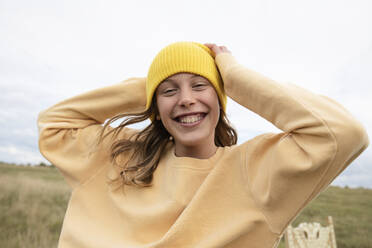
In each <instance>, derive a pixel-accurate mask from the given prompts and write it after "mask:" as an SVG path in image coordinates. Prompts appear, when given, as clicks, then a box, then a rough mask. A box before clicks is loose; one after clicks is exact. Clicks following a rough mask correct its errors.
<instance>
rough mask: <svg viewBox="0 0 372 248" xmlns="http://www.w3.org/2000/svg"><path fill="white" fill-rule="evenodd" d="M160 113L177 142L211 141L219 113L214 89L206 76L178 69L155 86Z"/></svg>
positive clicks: (202, 143) (197, 143) (193, 144)
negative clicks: (176, 72)
mask: <svg viewBox="0 0 372 248" xmlns="http://www.w3.org/2000/svg"><path fill="white" fill-rule="evenodd" d="M156 101H157V107H158V110H159V116H160V118H161V121H162V123H163V125H164V127H165V128H166V129H167V131H168V132H169V133H170V134H171V135H172V136H173V138H174V141H175V144H176V149H177V146H184V147H197V146H201V147H205V146H209V145H214V135H215V128H216V126H217V123H218V119H219V115H220V107H219V101H218V96H217V93H216V91H215V89H214V87H213V85H212V84H211V83H210V82H209V81H208V79H206V78H204V77H202V76H199V75H196V74H192V73H178V74H175V75H172V76H171V77H169V78H167V79H166V80H164V81H163V82H162V83H161V84H160V85H159V86H158V88H157V90H156Z"/></svg>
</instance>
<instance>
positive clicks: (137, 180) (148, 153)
mask: <svg viewBox="0 0 372 248" xmlns="http://www.w3.org/2000/svg"><path fill="white" fill-rule="evenodd" d="M157 114H158V109H157V106H156V102H155V99H153V101H152V104H151V106H150V108H149V109H147V110H146V111H143V112H139V113H133V114H120V115H117V116H115V117H112V118H111V119H109V120H108V121H107V122H106V123H105V125H104V127H103V129H102V130H101V132H100V133H99V140H98V144H99V143H101V142H102V141H103V139H105V138H106V137H108V136H109V135H110V134H113V136H112V137H113V139H114V142H113V143H112V145H111V153H110V157H111V161H112V162H113V164H114V166H116V167H117V168H119V170H120V177H119V178H117V179H116V180H120V183H121V185H134V186H142V187H149V186H151V182H152V178H153V173H154V171H155V170H156V168H157V166H158V164H159V160H160V158H161V156H162V153H163V152H164V149H165V147H166V145H167V143H168V142H169V138H170V136H171V135H170V134H169V133H168V131H167V130H166V129H165V127H164V126H163V124H162V122H161V120H156V118H153V121H152V122H151V124H149V125H148V126H147V127H145V128H144V129H142V130H140V131H139V132H136V133H134V134H133V135H132V136H131V137H129V138H126V139H117V137H118V135H119V134H120V132H122V131H123V129H124V128H125V127H127V126H128V125H131V124H135V123H139V122H142V121H145V120H147V119H148V118H150V117H153V116H156V115H157ZM121 118H124V120H123V121H122V122H121V123H120V125H118V126H117V127H115V128H113V129H111V130H110V131H108V132H107V133H106V134H104V133H105V130H106V129H107V128H108V126H109V125H110V124H112V123H113V122H115V121H117V120H119V119H121ZM116 139H117V140H116ZM237 140H238V136H237V132H236V131H235V129H234V128H233V127H232V126H231V125H230V122H229V120H228V119H227V117H226V114H225V112H224V111H223V110H222V109H221V110H220V117H219V120H218V123H217V126H216V130H215V139H214V142H215V144H216V146H219V147H224V146H232V145H235V144H236V143H237ZM124 153H128V154H130V155H129V159H126V161H125V162H124V163H123V164H120V163H118V161H119V160H118V159H117V158H119V156H120V155H122V154H124Z"/></svg>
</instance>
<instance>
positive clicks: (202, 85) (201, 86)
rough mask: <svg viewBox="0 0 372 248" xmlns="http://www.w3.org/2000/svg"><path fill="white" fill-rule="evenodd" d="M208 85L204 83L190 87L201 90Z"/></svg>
mask: <svg viewBox="0 0 372 248" xmlns="http://www.w3.org/2000/svg"><path fill="white" fill-rule="evenodd" d="M207 86H208V85H207V84H205V83H197V84H194V85H193V86H192V87H193V89H196V90H203V89H205V88H206V87H207Z"/></svg>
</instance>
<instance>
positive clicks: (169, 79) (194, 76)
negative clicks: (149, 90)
mask: <svg viewBox="0 0 372 248" xmlns="http://www.w3.org/2000/svg"><path fill="white" fill-rule="evenodd" d="M196 77H200V78H204V77H203V76H200V75H198V74H193V75H192V76H191V77H190V79H193V78H196ZM166 81H169V82H172V83H177V82H176V81H175V80H174V79H171V78H166V79H165V80H164V81H163V83H164V82H166Z"/></svg>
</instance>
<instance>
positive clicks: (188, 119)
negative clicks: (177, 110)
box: [174, 113, 207, 124]
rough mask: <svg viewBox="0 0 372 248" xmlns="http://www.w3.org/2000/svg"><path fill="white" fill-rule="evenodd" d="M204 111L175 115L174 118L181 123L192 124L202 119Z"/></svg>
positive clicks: (204, 114)
mask: <svg viewBox="0 0 372 248" xmlns="http://www.w3.org/2000/svg"><path fill="white" fill-rule="evenodd" d="M206 115H207V114H206V113H197V114H188V115H182V116H178V117H176V118H175V119H174V120H175V121H177V122H179V123H181V124H194V123H198V122H200V121H201V120H203V119H204V117H205V116H206Z"/></svg>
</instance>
